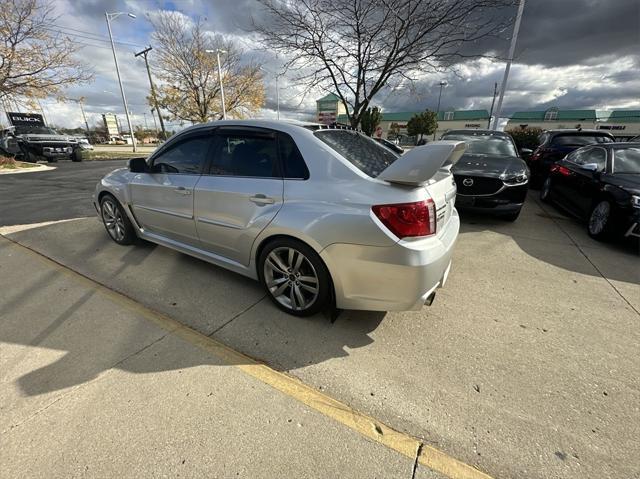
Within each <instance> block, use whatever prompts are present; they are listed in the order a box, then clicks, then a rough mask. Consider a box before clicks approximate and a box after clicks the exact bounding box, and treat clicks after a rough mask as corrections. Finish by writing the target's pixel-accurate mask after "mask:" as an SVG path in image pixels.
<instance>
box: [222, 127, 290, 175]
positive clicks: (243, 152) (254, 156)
mask: <svg viewBox="0 0 640 479" xmlns="http://www.w3.org/2000/svg"><path fill="white" fill-rule="evenodd" d="M212 156H213V157H212V161H211V167H210V170H209V174H211V175H220V176H244V177H257V178H280V174H279V171H278V148H277V144H276V139H275V135H255V134H252V133H247V134H243V133H242V132H239V133H223V134H219V135H218V136H217V139H216V142H215V146H214V148H213V155H212Z"/></svg>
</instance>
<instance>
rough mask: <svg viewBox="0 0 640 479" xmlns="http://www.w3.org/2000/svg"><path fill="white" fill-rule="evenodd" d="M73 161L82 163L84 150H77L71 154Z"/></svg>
mask: <svg viewBox="0 0 640 479" xmlns="http://www.w3.org/2000/svg"><path fill="white" fill-rule="evenodd" d="M71 161H74V162H76V163H77V162H79V161H82V150H81V149H80V148H76V149H75V150H74V151H73V153H72V154H71Z"/></svg>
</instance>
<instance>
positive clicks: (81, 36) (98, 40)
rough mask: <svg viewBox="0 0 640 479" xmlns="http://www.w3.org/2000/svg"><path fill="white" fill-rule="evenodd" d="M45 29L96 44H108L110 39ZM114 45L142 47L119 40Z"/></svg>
mask: <svg viewBox="0 0 640 479" xmlns="http://www.w3.org/2000/svg"><path fill="white" fill-rule="evenodd" d="M44 29H45V30H49V31H51V32H56V33H61V34H63V35H70V36H73V37H78V38H83V39H86V40H92V41H95V42H105V43H107V44H108V43H109V40H108V39H103V38H95V37H98V35H95V37H92V36H87V35H82V34H80V33H72V32H66V31H62V30H57V29H55V28H48V27H44ZM114 43H118V44H120V45H127V46H132V47H140V46H141V45H138V44H136V43H129V42H121V41H117V40H114Z"/></svg>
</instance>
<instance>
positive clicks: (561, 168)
mask: <svg viewBox="0 0 640 479" xmlns="http://www.w3.org/2000/svg"><path fill="white" fill-rule="evenodd" d="M550 171H551V173H559V174H561V175H562V176H570V175H571V170H570V169H569V168H565V167H564V166H561V165H559V164H557V163H554V164H553V165H551V170H550Z"/></svg>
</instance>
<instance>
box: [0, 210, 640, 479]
mask: <svg viewBox="0 0 640 479" xmlns="http://www.w3.org/2000/svg"><path fill="white" fill-rule="evenodd" d="M10 237H11V238H12V239H13V240H15V241H18V242H20V243H21V244H24V245H26V246H29V247H31V248H34V249H35V250H37V251H41V252H42V253H43V254H45V255H46V256H49V257H51V258H53V259H55V260H56V261H59V262H60V263H62V264H65V265H67V266H69V267H70V268H71V269H73V270H75V271H78V272H80V273H82V274H84V275H86V276H88V277H90V278H93V279H95V280H96V281H98V282H99V283H101V284H105V285H107V286H109V287H110V288H113V289H115V290H117V291H121V292H123V293H125V294H127V295H128V296H130V297H132V298H134V299H135V300H136V301H139V302H140V303H142V304H144V305H147V306H150V307H152V308H154V309H156V310H158V311H160V312H162V313H165V314H167V315H169V316H171V317H172V318H175V319H176V320H177V321H179V322H180V323H182V324H185V325H188V326H189V327H192V328H194V329H196V330H197V331H199V332H201V333H203V334H205V335H211V336H212V337H213V338H216V339H220V340H221V341H223V342H224V343H226V344H228V345H230V346H232V347H233V348H235V349H237V350H239V351H242V352H243V353H245V354H247V355H249V356H251V357H254V358H258V359H260V360H264V361H266V362H267V363H268V364H270V365H271V366H272V367H274V368H277V369H279V370H282V371H285V372H288V373H290V374H293V375H295V376H296V377H299V378H301V379H302V380H303V381H304V382H305V383H307V384H310V385H312V386H313V387H315V388H316V389H317V390H319V391H322V392H326V393H328V394H329V395H330V396H332V397H335V398H337V399H339V400H341V401H342V402H344V403H346V404H348V405H350V406H352V407H354V408H355V409H357V410H360V411H363V412H364V413H366V414H369V415H370V416H372V417H375V418H379V419H380V421H382V422H384V423H386V424H389V425H391V426H393V427H394V428H395V429H397V430H400V431H403V432H407V433H408V434H410V435H411V436H414V437H417V438H419V439H421V440H422V441H424V443H425V444H427V445H435V446H437V447H438V448H440V449H442V450H444V451H445V452H447V453H449V454H450V455H452V456H454V457H457V458H459V459H461V460H463V461H464V462H466V463H468V464H472V465H474V466H477V467H478V468H480V469H481V470H484V471H486V472H489V473H490V474H491V475H493V476H495V477H505V478H507V477H513V478H520V477H533V478H548V477H558V478H560V477H562V478H565V477H576V478H582V477H594V478H596V477H597V478H606V477H611V478H618V477H635V476H634V474H636V475H637V471H638V467H637V466H638V463H637V460H636V458H637V457H640V443H639V441H638V437H639V434H638V433H639V432H640V431H639V430H638V424H640V412H639V409H638V406H637V405H638V404H640V391H639V388H638V383H637V377H639V376H640V364H639V360H638V355H637V344H638V340H639V339H640V332H639V328H638V319H639V317H640V316H639V315H638V305H640V286H639V285H640V272H639V270H638V269H637V268H635V267H634V265H636V264H637V260H638V257H637V251H636V250H635V249H634V248H633V246H628V245H620V244H618V245H604V244H600V243H596V242H594V241H593V240H591V239H590V238H588V237H587V236H586V234H585V233H584V228H583V227H582V226H581V225H578V224H577V223H575V222H573V220H570V219H567V218H565V217H563V216H562V215H561V214H559V213H558V212H556V211H555V210H553V209H552V208H549V207H546V206H545V207H544V209H543V208H542V207H541V206H540V205H539V204H537V202H535V201H533V200H531V201H529V202H528V203H527V205H526V207H525V210H524V211H523V215H522V216H521V218H520V219H519V220H518V221H517V222H515V223H513V224H510V223H504V222H502V221H500V220H493V219H487V218H483V217H474V216H472V217H465V219H464V221H463V232H462V234H461V237H460V240H459V244H458V247H457V249H456V253H455V257H454V268H453V270H452V273H451V276H450V279H449V283H448V284H447V287H446V288H444V289H443V290H441V291H440V292H439V293H438V297H437V299H436V302H435V303H434V306H432V307H431V308H425V309H423V310H422V311H420V312H411V313H393V314H386V315H385V314H382V313H370V312H347V313H346V314H343V315H342V316H341V317H340V318H339V319H338V321H337V322H336V323H335V324H333V325H332V324H330V323H329V322H328V321H326V319H325V318H323V317H321V316H318V317H315V318H310V319H303V320H300V319H296V318H293V317H289V316H286V315H284V314H282V313H281V312H279V311H278V310H277V309H276V308H274V307H272V306H271V304H270V303H269V302H268V301H266V300H265V299H264V297H263V293H262V291H261V290H260V288H259V287H258V285H257V284H255V283H253V282H251V281H249V280H246V279H244V278H242V277H239V276H237V275H234V274H231V273H228V272H226V271H224V270H221V269H219V268H215V267H213V266H210V265H208V264H206V263H202V262H200V261H198V260H195V259H192V258H189V257H186V256H184V255H181V254H178V253H175V252H172V251H170V250H167V249H165V248H161V247H154V246H152V245H148V244H141V245H138V246H135V247H131V248H122V247H119V246H117V245H115V244H113V243H112V242H110V240H109V239H108V238H107V236H106V233H105V232H104V230H103V228H102V226H101V225H100V224H98V223H97V221H96V220H94V219H86V220H78V221H74V222H70V223H64V224H56V225H51V226H46V227H42V228H36V229H32V230H29V231H24V232H21V233H14V234H12V235H10ZM49 280H50V278H44V279H42V280H41V284H46V283H47V281H49ZM35 283H36V286H35V288H32V290H35V291H37V290H38V288H39V284H40V283H38V282H37V281H36V282H35ZM26 294H27V295H28V293H26ZM26 297H27V296H26V295H25V296H22V297H21V296H18V297H17V299H15V300H12V301H13V303H10V306H11V304H14V305H18V304H20V303H21V301H25V298H26ZM9 309H10V308H9ZM31 314H36V313H35V312H33V313H31ZM0 341H4V339H3V338H2V337H0ZM25 341H26V339H25V340H22V339H21V338H17V339H16V341H13V340H12V339H10V341H9V342H10V343H14V342H17V343H18V344H22V345H24V344H27V343H25ZM78 374H79V373H78ZM96 374H97V375H100V374H102V373H101V372H99V371H94V373H93V375H96ZM85 376H86V373H84V374H79V376H78V377H75V376H73V375H71V376H69V377H65V378H64V379H65V380H64V381H56V380H49V382H48V383H47V384H46V386H45V389H46V390H48V391H49V392H52V393H53V392H54V391H57V390H63V389H64V388H68V387H71V386H73V385H74V384H75V385H81V384H84V383H85V382H86V381H87V379H86V377H85ZM89 377H93V376H92V375H90V376H89ZM36 383H37V381H36ZM32 387H33V388H35V389H34V390H35V391H36V392H37V391H38V389H37V387H36V386H32ZM25 391H26V396H27V399H26V400H28V399H29V398H31V396H32V395H33V394H32V393H29V390H25ZM420 474H425V475H426V474H431V472H429V471H426V472H422V469H421V467H418V468H417V470H416V477H420ZM387 477H389V476H387ZM391 477H395V476H391ZM427 477H429V476H427Z"/></svg>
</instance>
